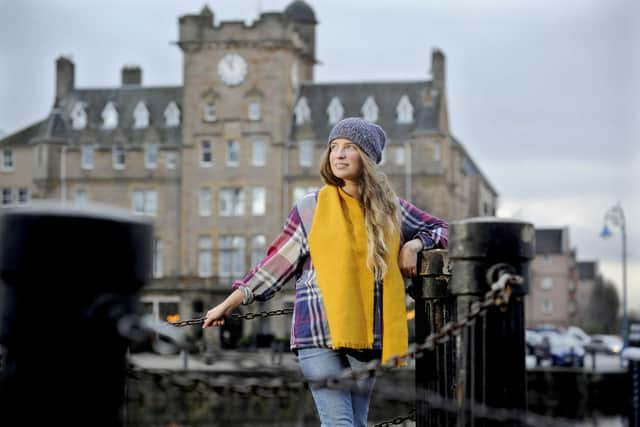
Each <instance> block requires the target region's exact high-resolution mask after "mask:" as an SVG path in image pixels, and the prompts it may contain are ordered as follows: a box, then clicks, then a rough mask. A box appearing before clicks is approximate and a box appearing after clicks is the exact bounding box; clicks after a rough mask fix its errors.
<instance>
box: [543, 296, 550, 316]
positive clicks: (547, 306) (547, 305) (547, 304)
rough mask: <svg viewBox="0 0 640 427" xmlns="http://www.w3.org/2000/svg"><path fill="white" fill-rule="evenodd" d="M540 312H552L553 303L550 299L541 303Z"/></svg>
mask: <svg viewBox="0 0 640 427" xmlns="http://www.w3.org/2000/svg"><path fill="white" fill-rule="evenodd" d="M542 312H543V313H544V314H550V313H551V312H553V303H552V302H551V300H550V299H545V300H543V301H542Z"/></svg>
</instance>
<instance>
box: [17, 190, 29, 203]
mask: <svg viewBox="0 0 640 427" xmlns="http://www.w3.org/2000/svg"><path fill="white" fill-rule="evenodd" d="M29 200H31V193H30V192H29V189H28V188H26V187H20V188H18V203H29Z"/></svg>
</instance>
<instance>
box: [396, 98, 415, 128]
mask: <svg viewBox="0 0 640 427" xmlns="http://www.w3.org/2000/svg"><path fill="white" fill-rule="evenodd" d="M396 114H397V116H398V123H400V124H409V123H413V105H411V101H409V97H408V96H407V95H402V98H400V101H399V102H398V106H397V107H396Z"/></svg>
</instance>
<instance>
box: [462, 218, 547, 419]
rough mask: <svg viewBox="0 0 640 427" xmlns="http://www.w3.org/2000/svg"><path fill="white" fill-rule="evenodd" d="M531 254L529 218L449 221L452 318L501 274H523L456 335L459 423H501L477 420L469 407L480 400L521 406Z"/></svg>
mask: <svg viewBox="0 0 640 427" xmlns="http://www.w3.org/2000/svg"><path fill="white" fill-rule="evenodd" d="M534 255H535V230H534V227H533V225H531V224H529V223H524V222H519V221H510V220H499V219H496V218H471V219H468V220H464V221H458V222H453V223H451V225H450V239H449V256H450V259H451V262H452V277H451V281H450V284H449V287H450V292H451V294H452V296H453V297H454V298H455V309H454V316H455V318H456V320H460V319H463V318H465V317H466V316H467V315H468V314H469V313H470V310H471V305H472V304H473V303H474V302H477V301H482V300H484V297H485V294H486V293H487V292H488V291H489V290H490V287H491V284H492V283H494V282H496V281H497V280H498V279H499V278H500V277H501V276H502V275H503V274H507V273H510V274H516V275H519V276H521V277H522V278H523V283H522V284H520V285H518V286H517V287H515V288H514V289H513V293H512V295H511V298H510V302H509V305H508V307H507V309H506V310H502V309H499V308H497V307H491V308H489V309H488V310H487V311H486V313H485V314H484V315H483V316H481V317H480V318H479V319H477V320H476V322H475V324H473V325H472V326H469V327H467V328H465V329H464V330H463V332H462V334H461V335H460V336H459V337H458V339H457V341H456V342H457V348H456V375H457V380H456V397H457V399H458V403H459V406H460V407H461V408H463V407H466V408H471V409H470V410H466V411H461V412H460V413H459V418H460V419H459V422H460V424H459V425H466V424H467V423H471V424H474V423H475V425H503V424H499V423H495V422H494V423H492V422H489V421H487V420H480V422H477V421H476V417H475V415H474V413H475V412H476V411H475V410H474V409H473V408H478V407H479V406H482V405H486V406H488V407H493V408H506V409H515V410H526V405H527V403H526V402H527V388H526V370H525V368H526V367H525V321H524V296H525V295H526V293H527V284H528V282H529V262H530V260H531V259H533V257H534ZM511 425H518V424H517V423H516V422H513V423H512V424H511Z"/></svg>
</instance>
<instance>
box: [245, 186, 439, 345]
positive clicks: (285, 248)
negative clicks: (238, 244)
mask: <svg viewBox="0 0 640 427" xmlns="http://www.w3.org/2000/svg"><path fill="white" fill-rule="evenodd" d="M317 197H318V192H317V191H316V192H314V193H309V194H307V195H306V196H305V197H304V198H302V200H300V201H299V202H298V203H296V205H295V206H294V207H293V208H292V209H291V211H290V212H289V216H288V217H287V221H286V224H285V226H284V228H283V230H282V232H281V233H280V235H279V236H278V237H277V238H276V239H275V240H274V241H273V243H272V244H271V245H270V246H269V249H268V250H267V255H266V256H265V258H263V259H262V260H261V261H260V262H259V263H258V264H257V265H256V266H255V267H254V268H253V269H251V271H249V273H248V274H247V275H246V276H245V277H244V278H243V279H241V280H237V281H235V282H234V283H233V289H238V288H244V289H245V292H246V293H247V294H248V295H249V299H248V302H247V303H250V302H252V301H253V299H254V298H255V300H258V301H266V300H268V299H270V298H272V297H273V296H274V295H275V293H276V292H278V291H279V290H280V289H282V288H283V287H284V286H285V285H286V284H287V283H289V282H290V281H292V282H295V289H296V292H295V304H294V312H293V322H292V327H291V349H292V350H295V349H300V348H305V347H326V348H331V334H330V333H329V323H328V321H327V315H326V312H325V308H324V304H323V302H322V295H321V293H320V287H319V286H318V283H317V279H316V273H315V269H314V267H313V263H312V261H311V257H310V256H309V245H308V241H307V236H308V232H309V231H310V230H311V224H312V222H313V215H314V213H315V207H316V201H317ZM399 203H400V209H401V235H400V239H401V244H403V243H404V242H407V241H409V240H413V239H416V238H418V239H420V240H421V241H422V243H423V245H424V249H431V248H446V247H447V236H448V224H447V223H446V222H445V221H443V220H441V219H439V218H436V217H434V216H431V215H429V214H427V213H425V212H423V211H421V210H420V209H418V208H416V207H415V206H413V205H412V204H411V203H409V202H407V201H406V200H403V199H400V198H399ZM381 313H382V286H381V283H379V282H376V283H375V286H374V326H373V327H374V341H373V348H374V349H381V348H382V342H381V341H382V339H381V337H382V334H381V324H382V319H381Z"/></svg>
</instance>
